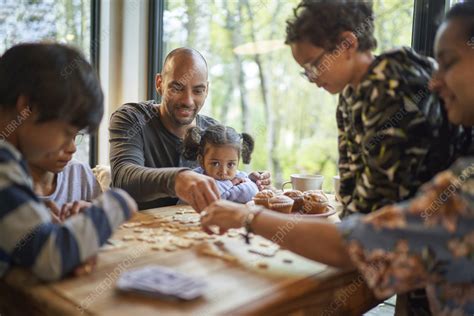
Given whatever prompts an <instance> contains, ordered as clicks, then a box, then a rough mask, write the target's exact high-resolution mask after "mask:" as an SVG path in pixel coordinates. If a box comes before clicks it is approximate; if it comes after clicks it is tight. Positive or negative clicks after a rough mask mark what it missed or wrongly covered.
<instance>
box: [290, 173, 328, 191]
mask: <svg viewBox="0 0 474 316" xmlns="http://www.w3.org/2000/svg"><path fill="white" fill-rule="evenodd" d="M323 181H324V176H322V175H319V174H315V175H312V174H292V175H291V181H287V182H285V183H283V184H282V186H281V189H282V190H284V187H285V185H287V184H288V183H291V186H292V187H293V190H299V191H302V192H304V191H309V190H321V189H322V187H323Z"/></svg>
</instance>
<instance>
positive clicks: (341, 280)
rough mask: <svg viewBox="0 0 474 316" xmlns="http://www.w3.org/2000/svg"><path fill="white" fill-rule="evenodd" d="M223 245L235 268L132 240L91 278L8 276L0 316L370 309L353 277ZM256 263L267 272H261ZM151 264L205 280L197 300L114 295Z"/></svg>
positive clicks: (129, 231) (107, 256)
mask: <svg viewBox="0 0 474 316" xmlns="http://www.w3.org/2000/svg"><path fill="white" fill-rule="evenodd" d="M183 208H185V209H188V207H185V206H171V207H164V208H158V209H153V210H148V211H144V212H141V213H139V214H137V215H136V216H134V218H133V219H132V221H131V222H142V223H143V222H144V221H145V222H146V221H153V220H155V215H157V214H159V215H162V216H172V215H173V214H175V213H176V212H177V211H178V210H182V209H183ZM331 220H333V221H334V220H337V217H333V218H332V219H331ZM152 225H153V224H152ZM133 230H134V228H122V229H119V230H117V232H116V233H115V234H114V236H113V237H112V238H113V239H116V240H120V239H122V238H123V236H125V235H133V234H134V232H133ZM182 233H183V232H176V233H174V234H176V235H179V234H182ZM223 241H224V244H225V247H226V249H227V250H228V251H229V253H231V254H232V255H233V256H234V257H235V258H237V261H236V262H229V261H225V260H222V259H220V258H215V257H210V256H206V255H203V254H202V253H200V252H199V251H198V250H197V249H199V245H195V246H193V247H191V248H189V249H179V250H176V251H172V252H168V251H165V250H160V251H156V250H152V246H153V245H152V244H149V243H147V242H144V241H138V240H134V241H129V242H125V243H124V244H125V246H124V247H122V248H119V249H114V250H108V251H101V252H100V253H99V256H98V259H99V260H98V265H97V267H96V268H95V270H94V271H93V272H92V273H91V274H90V275H86V276H82V277H69V278H66V279H64V280H61V281H59V282H54V283H42V282H40V281H39V280H37V279H36V278H35V277H34V276H33V275H32V274H31V273H30V272H29V271H27V270H24V269H21V268H13V269H12V270H11V271H10V272H9V273H8V274H7V276H6V277H5V278H4V279H3V280H0V315H2V316H5V315H25V314H26V313H28V314H29V315H73V314H85V315H92V314H93V315H114V316H120V315H127V316H128V315H132V316H138V315H361V314H362V313H363V312H365V311H367V310H368V309H370V308H371V307H373V306H374V305H375V304H376V303H377V300H376V299H375V298H374V296H373V295H372V292H371V291H370V290H369V289H368V288H367V286H366V284H365V282H364V281H363V280H362V278H361V277H360V275H359V274H358V273H357V272H355V271H341V270H338V269H334V268H331V267H328V266H326V265H323V264H320V263H317V262H314V261H310V260H307V259H305V258H303V257H301V256H298V255H296V254H294V253H291V252H289V251H287V250H279V251H278V252H277V254H276V255H275V256H274V257H269V258H267V257H263V256H259V255H257V254H253V253H250V252H249V251H248V247H249V246H247V245H246V244H245V243H244V242H243V239H242V238H241V237H240V236H236V237H224V239H223ZM262 241H263V242H267V243H268V241H264V240H263V238H261V237H258V236H255V237H254V238H253V239H252V243H253V244H255V243H261V242H262ZM200 242H201V241H200ZM202 242H206V241H202ZM315 242H317V240H315ZM284 259H290V261H292V262H291V263H288V262H284ZM287 261H288V260H287ZM262 263H264V264H266V265H267V267H266V268H265V267H261V265H262ZM153 264H156V265H162V266H167V267H171V268H173V269H176V270H177V271H180V272H183V273H186V274H187V275H190V276H194V277H197V278H200V279H203V280H205V281H206V282H207V284H208V286H207V289H206V291H205V293H204V295H203V297H201V298H199V299H197V300H194V301H190V302H180V301H165V300H160V299H154V298H148V297H141V296H137V295H131V294H124V293H120V292H118V291H117V290H116V288H115V283H116V281H117V279H118V277H119V276H120V273H122V272H123V271H126V270H129V269H133V268H139V267H143V266H146V265H153Z"/></svg>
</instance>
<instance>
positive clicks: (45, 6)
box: [0, 0, 91, 162]
mask: <svg viewBox="0 0 474 316" xmlns="http://www.w3.org/2000/svg"><path fill="white" fill-rule="evenodd" d="M90 36H91V0H21V1H18V0H0V55H1V54H3V53H4V52H5V51H6V50H7V49H8V48H10V47H11V46H13V45H15V44H19V43H22V42H38V41H54V42H59V43H64V44H70V45H73V46H75V47H77V48H78V49H80V50H81V51H82V52H83V53H84V55H85V56H86V58H88V59H89V60H90V43H91V37H90ZM89 144H90V138H89V136H86V137H84V138H83V140H82V142H81V144H80V145H79V146H78V148H77V152H76V154H75V156H74V157H75V158H76V159H78V160H81V161H83V162H88V161H89V148H90V147H89V146H90V145H89Z"/></svg>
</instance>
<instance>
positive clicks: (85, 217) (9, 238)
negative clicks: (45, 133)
mask: <svg viewBox="0 0 474 316" xmlns="http://www.w3.org/2000/svg"><path fill="white" fill-rule="evenodd" d="M123 194H124V193H123V192H120V191H108V192H107V193H105V194H103V195H102V196H100V197H99V198H98V199H96V200H94V201H93V206H92V207H90V208H89V209H87V210H85V211H84V212H82V213H80V214H78V215H76V216H73V217H71V218H69V219H68V220H66V221H65V222H64V223H63V224H54V223H52V219H51V215H50V213H49V210H48V209H47V208H46V206H45V205H44V204H43V203H42V202H41V201H40V199H39V198H38V197H37V196H36V195H35V193H34V192H33V183H32V179H31V176H30V174H29V171H28V167H27V164H26V161H25V160H24V159H23V158H22V155H21V154H20V152H19V151H18V150H17V149H16V148H15V147H13V146H12V145H11V144H9V143H7V142H5V141H0V277H2V276H4V275H5V273H6V272H7V271H8V269H9V267H10V266H12V265H18V266H23V267H28V268H31V269H32V271H33V272H34V273H35V274H36V275H37V276H38V277H39V278H40V279H43V280H48V281H51V280H57V279H60V278H61V277H63V276H64V275H66V274H68V273H69V272H71V271H72V270H73V269H74V268H75V267H76V266H78V265H79V264H80V263H81V262H84V261H85V260H86V259H87V258H89V257H91V256H93V255H94V254H96V253H97V251H98V249H99V247H100V246H101V245H102V244H104V243H105V242H106V241H107V239H108V238H109V236H110V235H111V234H112V232H113V231H114V230H115V228H117V227H118V226H119V225H120V224H121V223H123V222H124V221H125V220H127V219H128V218H130V216H131V210H130V208H129V206H128V204H127V202H126V199H125V198H124V196H123Z"/></svg>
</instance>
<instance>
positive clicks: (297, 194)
mask: <svg viewBox="0 0 474 316" xmlns="http://www.w3.org/2000/svg"><path fill="white" fill-rule="evenodd" d="M283 195H286V196H287V197H289V198H290V199H292V200H293V202H294V203H293V207H292V208H291V211H292V212H299V211H301V210H302V209H303V205H304V195H303V192H301V191H299V190H289V191H285V192H284V193H283Z"/></svg>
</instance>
